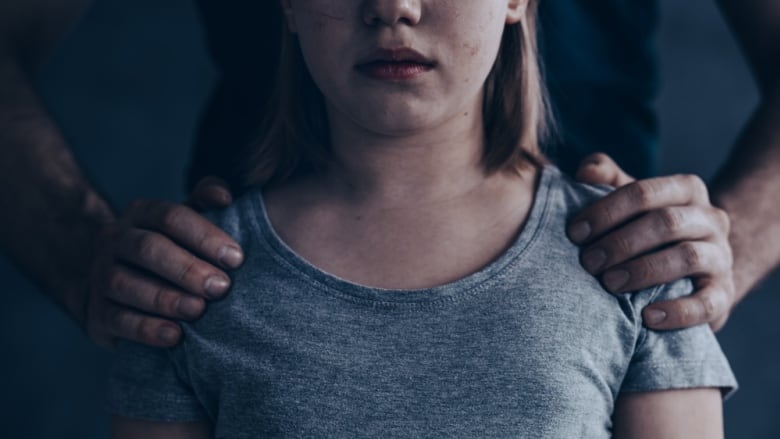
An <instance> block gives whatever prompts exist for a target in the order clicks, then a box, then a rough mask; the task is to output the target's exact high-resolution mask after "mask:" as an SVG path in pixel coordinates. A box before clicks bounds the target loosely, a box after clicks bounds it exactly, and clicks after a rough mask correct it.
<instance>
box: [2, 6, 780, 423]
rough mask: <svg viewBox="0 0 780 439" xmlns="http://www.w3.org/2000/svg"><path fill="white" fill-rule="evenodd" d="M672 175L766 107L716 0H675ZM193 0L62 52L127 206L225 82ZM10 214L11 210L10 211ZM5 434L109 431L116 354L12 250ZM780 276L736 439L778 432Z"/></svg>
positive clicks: (60, 113) (749, 368)
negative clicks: (98, 343)
mask: <svg viewBox="0 0 780 439" xmlns="http://www.w3.org/2000/svg"><path fill="white" fill-rule="evenodd" d="M661 3H662V7H663V26H662V29H661V33H660V38H659V44H660V49H661V54H662V62H663V75H664V80H665V85H664V89H663V90H664V93H663V96H662V97H661V99H660V101H659V114H660V116H661V123H662V130H663V132H662V150H661V163H662V171H663V172H664V173H668V172H693V173H697V174H699V175H701V176H702V177H704V178H705V179H707V178H709V177H710V176H711V175H712V174H713V172H714V171H715V169H716V168H717V167H718V166H719V165H720V164H721V163H722V162H723V160H725V155H726V153H727V151H728V149H729V147H730V145H731V144H732V143H733V141H734V139H735V137H736V136H737V134H738V132H739V130H740V128H741V126H742V125H743V123H744V122H745V120H746V119H747V117H748V116H749V114H750V112H751V110H752V109H753V107H754V106H755V104H756V102H757V94H756V89H755V86H754V84H753V82H752V80H751V77H750V75H749V72H748V70H747V67H746V66H745V64H744V62H743V60H742V59H741V57H740V54H739V51H738V49H737V47H736V44H735V42H734V41H733V39H732V37H731V35H730V33H729V31H728V29H727V28H726V25H725V24H724V22H723V20H722V18H721V17H720V15H719V13H718V11H717V10H716V8H715V6H714V1H713V0H686V1H679V0H663V1H662V2H661ZM202 41H203V35H202V29H201V28H200V25H199V22H198V18H197V15H196V13H195V11H194V8H193V4H192V2H191V1H190V0H166V1H159V0H135V1H133V2H127V1H119V0H102V1H98V2H96V4H95V6H94V7H93V8H92V10H91V11H90V12H89V13H88V14H87V15H86V16H85V17H84V19H83V20H82V22H81V23H80V25H79V26H78V28H76V29H75V30H74V32H73V33H72V34H71V35H70V36H69V37H68V39H67V40H66V41H65V42H64V43H63V45H62V46H61V47H60V48H59V50H58V51H57V52H56V53H55V54H54V56H53V57H52V59H51V61H50V62H49V63H48V65H47V67H46V68H45V69H44V71H43V73H42V74H41V76H40V78H39V88H40V91H41V94H42V96H43V98H44V100H45V102H46V103H47V105H48V107H49V108H50V110H51V112H52V113H53V115H54V117H55V118H56V119H57V120H58V121H59V122H60V124H61V125H62V127H63V131H64V132H65V135H66V137H67V139H68V140H69V141H70V143H71V144H72V145H73V148H74V150H75V152H76V154H77V156H78V158H79V161H80V162H81V164H82V165H83V167H84V169H85V170H86V172H87V173H88V174H89V175H90V177H91V178H92V180H93V181H94V182H95V183H96V184H97V185H98V186H99V187H100V188H102V189H103V190H104V192H105V193H106V194H107V196H108V197H109V198H110V200H112V202H113V203H114V204H115V206H118V207H122V206H124V205H126V204H127V202H128V201H130V200H131V199H133V198H138V197H148V198H168V199H181V198H182V196H183V194H182V190H181V189H182V187H183V185H182V182H181V181H182V175H183V171H184V169H185V167H186V164H187V156H188V151H189V146H190V144H191V143H192V136H193V127H194V124H195V122H196V120H197V116H198V113H199V111H200V108H201V107H202V105H203V103H204V100H205V98H206V96H207V94H208V91H209V86H210V84H211V82H212V80H213V78H214V71H213V68H212V67H211V65H210V63H209V59H208V57H207V54H206V53H205V48H204V45H203V43H202ZM3 214H4V215H5V214H12V213H10V212H3ZM0 278H1V279H2V281H3V286H2V288H0V303H2V304H3V305H2V306H0V355H2V361H0V380H3V381H4V382H2V384H1V385H0V431H1V432H3V433H2V434H1V435H2V436H3V437H8V438H97V437H105V436H107V434H108V416H107V415H106V414H105V412H104V411H103V408H102V398H103V383H104V380H105V377H106V369H107V364H108V362H109V359H110V356H109V355H108V354H106V353H104V352H101V351H100V350H98V349H97V348H96V347H94V346H93V345H92V344H91V343H90V342H89V341H88V340H87V339H86V337H85V336H83V335H82V333H81V332H80V331H79V330H78V329H77V328H76V326H75V325H74V324H72V323H71V322H70V321H69V320H68V318H67V317H66V316H65V315H64V314H63V313H62V312H60V311H59V310H58V309H57V308H56V307H55V306H54V305H53V304H52V303H51V302H50V301H49V300H48V299H45V298H44V297H43V296H42V295H40V294H39V293H38V292H37V291H36V290H35V288H33V287H32V286H31V285H30V284H29V283H28V282H26V281H25V280H24V279H23V278H22V276H21V275H20V274H18V272H16V271H15V270H14V269H13V267H11V266H10V265H9V264H8V263H7V262H6V261H5V260H2V259H0ZM778 289H780V276H777V275H776V276H774V277H773V278H772V279H770V280H768V281H767V282H766V283H765V284H764V285H763V287H761V288H760V289H759V290H758V291H756V293H754V294H753V295H752V297H750V298H749V299H748V300H746V301H745V302H744V303H743V304H742V305H741V306H740V308H739V309H738V311H737V312H736V313H735V314H734V315H733V317H732V318H731V320H730V322H729V324H728V326H727V327H726V329H724V330H723V331H722V332H721V333H720V334H719V338H720V340H721V343H722V344H723V349H724V350H725V351H726V353H727V355H728V356H729V358H730V360H731V362H732V366H733V368H734V370H735V372H736V374H737V377H738V378H739V381H740V385H741V389H740V391H739V392H738V393H737V394H736V395H735V396H734V397H733V398H731V399H730V400H729V401H727V402H726V404H725V417H726V431H727V437H739V438H778V437H780V347H779V346H778V339H779V338H780V325H777V324H776V321H777V318H776V315H775V313H777V312H780V293H779V292H778Z"/></svg>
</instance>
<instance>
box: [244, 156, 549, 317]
mask: <svg viewBox="0 0 780 439" xmlns="http://www.w3.org/2000/svg"><path fill="white" fill-rule="evenodd" d="M557 172H559V171H557V169H555V168H553V167H551V166H544V167H542V168H541V170H540V176H539V181H538V185H537V188H536V191H535V193H534V199H533V202H532V204H531V210H530V212H529V213H528V218H527V219H526V222H525V225H524V227H523V229H522V230H521V231H520V233H518V235H517V237H516V238H515V240H514V242H513V243H512V245H511V246H510V247H509V248H508V249H507V250H506V251H505V252H504V253H502V254H501V255H500V256H498V257H497V258H496V259H495V260H493V261H492V262H490V263H488V264H487V265H486V266H484V267H482V268H481V269H480V270H478V271H476V272H475V273H472V274H469V275H466V276H465V277H462V278H460V279H458V280H455V281H453V282H449V283H446V284H443V285H439V286H435V287H432V288H423V289H415V290H399V289H385V288H377V287H371V286H366V285H361V284H358V283H355V282H352V281H349V280H346V279H343V278H340V277H338V276H336V275H333V274H331V273H328V272H326V271H324V270H322V269H321V268H319V267H317V266H315V265H313V264H312V263H310V262H309V261H307V260H306V259H304V258H303V257H302V256H300V255H298V254H297V253H296V252H295V251H294V250H293V249H292V248H290V247H289V246H288V245H287V244H286V243H285V242H284V241H283V240H282V239H281V238H280V237H279V235H278V234H277V233H276V230H275V229H274V227H273V225H272V224H271V220H270V218H269V216H268V211H267V209H266V206H265V200H264V198H263V194H262V191H261V190H257V191H256V192H255V193H254V194H253V195H252V196H251V199H250V205H251V206H252V210H253V212H252V214H251V215H250V221H251V222H252V224H253V227H255V228H256V230H257V231H258V232H259V236H260V237H261V239H260V243H261V244H262V245H264V246H265V247H266V250H268V251H269V254H270V255H272V256H273V258H274V259H275V260H276V262H278V263H279V264H280V265H282V266H284V267H285V268H287V269H288V270H291V271H292V272H294V273H295V274H297V275H300V277H301V278H302V279H304V280H306V281H307V282H309V283H311V284H312V286H314V287H317V288H318V289H320V290H323V291H325V292H328V293H330V294H334V295H337V296H340V297H342V298H347V299H352V300H353V301H354V300H357V301H360V302H364V303H370V304H383V303H384V304H387V305H401V304H421V303H434V302H440V301H448V300H453V299H454V298H456V297H458V296H461V295H464V294H469V293H477V292H479V291H482V290H484V289H487V288H488V287H489V286H490V285H491V284H492V282H491V281H492V280H494V279H495V278H496V277H498V276H497V275H498V274H500V273H501V272H502V271H503V270H504V269H505V268H506V267H507V266H508V265H509V264H511V263H512V262H513V261H515V260H517V259H518V258H520V257H522V256H523V255H524V254H526V251H527V250H528V248H529V246H530V244H531V243H532V242H534V241H535V239H536V236H537V234H538V233H539V231H540V230H541V229H542V228H543V225H544V223H545V220H546V216H547V215H546V212H547V210H548V209H547V207H548V204H549V198H550V193H551V186H552V184H553V183H554V181H555V179H554V178H553V177H554V174H556V173H557ZM561 233H563V231H561Z"/></svg>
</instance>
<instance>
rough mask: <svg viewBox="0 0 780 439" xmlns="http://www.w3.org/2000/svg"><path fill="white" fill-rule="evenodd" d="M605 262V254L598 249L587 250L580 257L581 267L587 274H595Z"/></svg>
mask: <svg viewBox="0 0 780 439" xmlns="http://www.w3.org/2000/svg"><path fill="white" fill-rule="evenodd" d="M606 261H607V254H606V253H604V250H601V249H600V248H597V249H594V250H588V251H586V252H585V253H584V254H583V255H582V266H583V267H585V269H586V270H588V272H589V273H595V272H597V271H598V270H599V268H601V267H602V266H603V265H604V262H606Z"/></svg>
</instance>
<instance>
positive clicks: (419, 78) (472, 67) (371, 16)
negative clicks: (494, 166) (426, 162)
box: [282, 0, 526, 136]
mask: <svg viewBox="0 0 780 439" xmlns="http://www.w3.org/2000/svg"><path fill="white" fill-rule="evenodd" d="M525 5H526V0H283V1H282V6H283V8H284V10H285V15H286V17H287V23H288V26H289V28H290V30H291V31H292V32H295V33H297V35H298V39H299V42H300V46H301V49H302V51H303V57H304V59H305V61H306V64H307V66H308V68H309V72H310V73H311V76H312V78H313V79H314V82H315V83H316V84H317V86H318V87H319V89H320V90H321V91H322V93H323V95H324V96H325V100H326V102H327V105H328V111H329V115H330V117H331V120H332V121H333V118H334V117H345V118H346V119H347V120H349V121H351V122H352V123H354V124H356V125H357V126H359V127H361V128H363V129H366V130H368V131H371V132H375V133H377V134H382V135H390V136H393V135H403V134H410V133H414V132H418V131H420V130H422V129H425V128H430V127H434V126H437V125H440V124H442V123H444V122H446V121H448V120H452V119H454V118H455V117H457V116H467V117H469V116H470V117H473V116H474V115H469V113H471V112H473V111H475V110H480V109H481V104H482V98H483V93H482V90H483V85H484V82H485V79H486V78H487V76H488V74H489V73H490V70H491V68H492V66H493V63H494V61H495V59H496V56H497V54H498V50H499V47H500V45H501V37H502V35H503V31H504V27H505V24H514V23H517V22H518V21H519V20H520V19H521V18H522V17H523V14H524V13H525Z"/></svg>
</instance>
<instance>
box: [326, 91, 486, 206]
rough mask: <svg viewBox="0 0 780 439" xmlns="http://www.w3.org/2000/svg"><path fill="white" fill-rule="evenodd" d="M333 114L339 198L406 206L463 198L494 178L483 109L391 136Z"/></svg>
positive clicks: (333, 182) (332, 177)
mask: <svg viewBox="0 0 780 439" xmlns="http://www.w3.org/2000/svg"><path fill="white" fill-rule="evenodd" d="M334 112H335V110H334V111H331V112H330V114H331V118H330V119H331V138H332V148H333V156H334V161H333V165H332V166H331V167H330V168H329V171H328V173H327V175H326V179H327V182H328V184H329V186H330V187H331V188H332V189H333V190H335V191H336V192H335V193H336V194H337V195H340V196H344V197H345V198H346V199H349V200H352V201H354V202H360V203H365V202H370V203H371V204H373V205H384V206H403V205H407V206H408V205H414V204H421V203H425V204H430V203H436V202H442V201H447V200H452V199H457V198H459V197H462V196H464V195H467V194H469V193H472V192H474V191H475V190H476V189H478V188H479V187H481V186H482V185H483V184H484V183H485V182H486V181H487V180H488V179H489V178H490V177H489V176H488V175H487V173H486V172H485V170H484V167H483V166H482V162H481V160H482V154H483V148H484V142H485V141H484V134H483V133H484V129H483V124H482V115H481V112H480V107H479V106H475V108H474V109H472V110H471V111H468V112H464V113H462V114H459V115H458V116H457V117H456V118H454V119H453V120H449V121H446V122H444V123H442V124H440V125H439V126H437V127H433V128H426V129H425V130H419V131H413V132H408V133H402V134H395V135H385V134H379V133H375V132H370V131H368V130H365V129H362V128H360V127H357V126H356V125H355V124H353V123H351V121H348V120H346V119H345V118H340V117H338V116H334Z"/></svg>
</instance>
